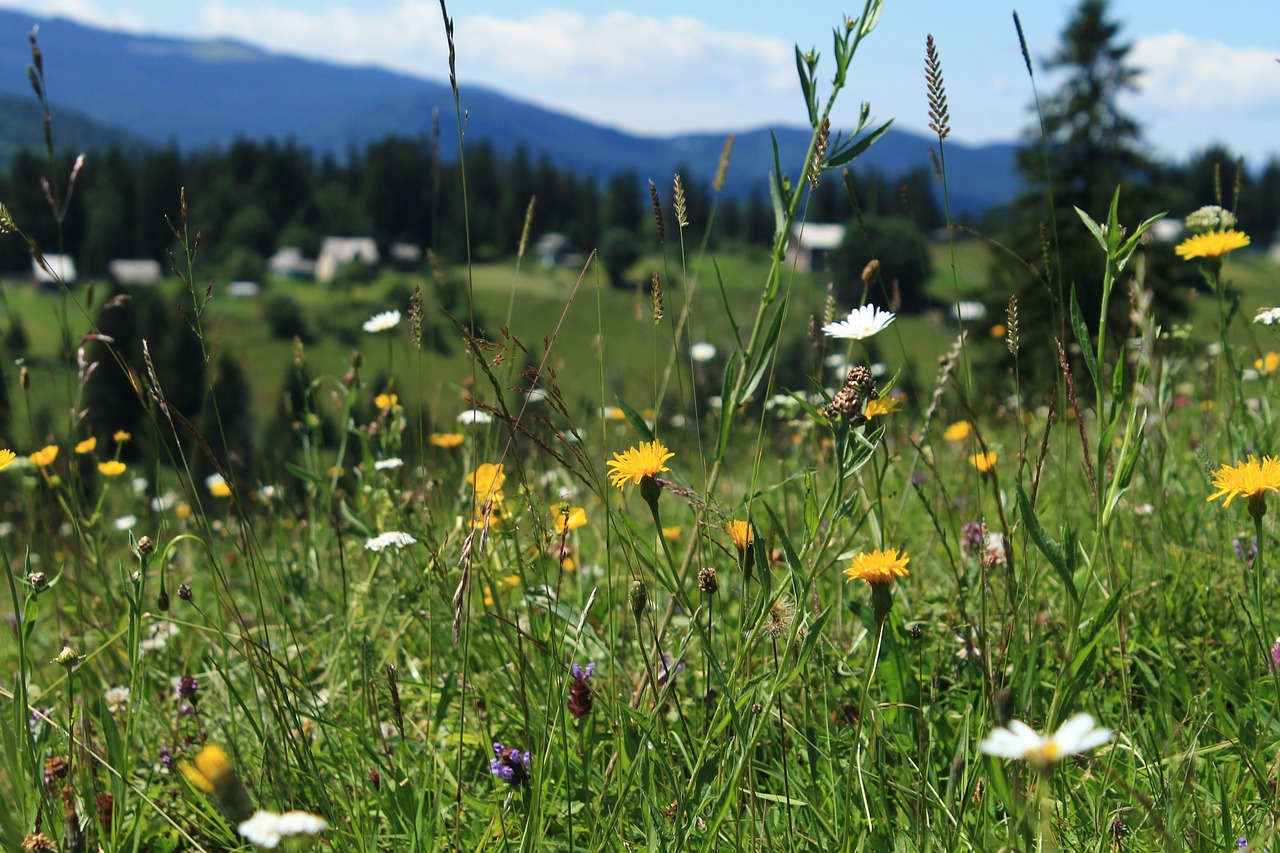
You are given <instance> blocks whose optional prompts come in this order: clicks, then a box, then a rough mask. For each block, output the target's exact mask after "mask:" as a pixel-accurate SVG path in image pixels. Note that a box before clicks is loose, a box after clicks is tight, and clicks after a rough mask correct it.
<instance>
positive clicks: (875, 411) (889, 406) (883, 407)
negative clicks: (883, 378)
mask: <svg viewBox="0 0 1280 853" xmlns="http://www.w3.org/2000/svg"><path fill="white" fill-rule="evenodd" d="M901 409H902V401H901V400H899V399H898V398H897V397H877V398H875V399H874V400H868V401H867V409H866V411H865V412H864V413H863V414H865V415H866V416H867V417H868V418H878V417H880V416H881V415H891V414H893V413H894V412H897V411H900V410H901Z"/></svg>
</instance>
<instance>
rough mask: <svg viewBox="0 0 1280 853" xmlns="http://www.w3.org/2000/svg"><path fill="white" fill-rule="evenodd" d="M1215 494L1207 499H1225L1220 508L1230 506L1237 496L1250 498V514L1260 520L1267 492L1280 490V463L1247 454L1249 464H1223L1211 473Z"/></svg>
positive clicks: (1268, 457) (1271, 457) (1272, 459)
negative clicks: (1260, 459) (1258, 458)
mask: <svg viewBox="0 0 1280 853" xmlns="http://www.w3.org/2000/svg"><path fill="white" fill-rule="evenodd" d="M1213 487H1214V488H1215V489H1217V491H1216V492H1214V493H1213V494H1211V495H1209V497H1208V500H1211V501H1212V500H1216V499H1217V498H1226V500H1224V501H1223V502H1222V505H1223V506H1230V505H1231V501H1233V500H1235V499H1236V498H1238V497H1245V498H1248V499H1249V514H1250V515H1253V516H1254V517H1255V518H1261V517H1262V516H1263V514H1264V513H1266V511H1267V505H1266V493H1267V492H1274V491H1280V460H1277V459H1276V458H1275V457H1274V456H1264V457H1262V461H1261V462H1259V461H1258V460H1257V458H1256V457H1254V456H1253V455H1252V454H1250V456H1249V459H1248V461H1246V462H1241V463H1239V464H1237V465H1223V466H1222V467H1221V468H1219V469H1218V470H1217V471H1215V472H1214V473H1213Z"/></svg>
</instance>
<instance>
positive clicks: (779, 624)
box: [760, 595, 796, 640]
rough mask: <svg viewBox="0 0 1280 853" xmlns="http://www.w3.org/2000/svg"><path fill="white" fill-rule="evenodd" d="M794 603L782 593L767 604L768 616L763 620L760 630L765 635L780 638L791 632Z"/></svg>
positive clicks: (794, 612)
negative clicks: (771, 602) (775, 599)
mask: <svg viewBox="0 0 1280 853" xmlns="http://www.w3.org/2000/svg"><path fill="white" fill-rule="evenodd" d="M795 615H796V603H795V602H794V601H792V600H791V599H790V598H789V597H787V596H785V595H783V596H780V597H779V598H778V600H777V601H775V602H774V603H773V604H771V605H769V616H768V618H766V619H765V620H764V625H763V626H762V627H761V629H760V630H762V631H763V632H764V635H765V636H766V637H770V638H772V639H775V640H777V639H781V638H782V637H785V636H787V634H789V633H790V632H791V622H792V620H793V619H795Z"/></svg>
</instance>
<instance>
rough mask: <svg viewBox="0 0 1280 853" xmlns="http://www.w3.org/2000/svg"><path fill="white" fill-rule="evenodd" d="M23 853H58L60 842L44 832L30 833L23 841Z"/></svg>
mask: <svg viewBox="0 0 1280 853" xmlns="http://www.w3.org/2000/svg"><path fill="white" fill-rule="evenodd" d="M22 853H58V842H56V841H54V840H53V839H52V838H50V837H49V836H47V835H45V834H44V833H43V832H29V833H27V836H26V837H25V838H23V839H22Z"/></svg>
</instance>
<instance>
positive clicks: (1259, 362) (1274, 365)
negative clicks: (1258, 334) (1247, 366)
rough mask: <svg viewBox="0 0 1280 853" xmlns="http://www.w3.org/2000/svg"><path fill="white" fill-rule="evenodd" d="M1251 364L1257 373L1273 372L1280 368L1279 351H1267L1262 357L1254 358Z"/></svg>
mask: <svg viewBox="0 0 1280 853" xmlns="http://www.w3.org/2000/svg"><path fill="white" fill-rule="evenodd" d="M1253 366H1254V368H1255V369H1257V371H1258V372H1259V373H1275V372H1276V371H1277V370H1280V352H1269V353H1267V354H1266V355H1265V356H1263V357H1262V358H1259V359H1256V360H1255V361H1254V362H1253Z"/></svg>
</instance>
